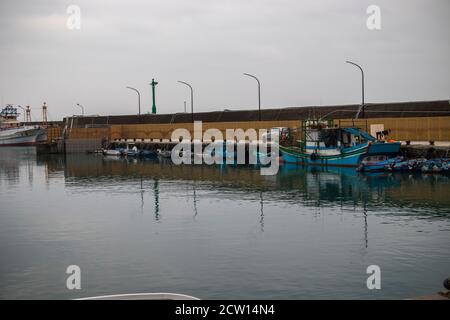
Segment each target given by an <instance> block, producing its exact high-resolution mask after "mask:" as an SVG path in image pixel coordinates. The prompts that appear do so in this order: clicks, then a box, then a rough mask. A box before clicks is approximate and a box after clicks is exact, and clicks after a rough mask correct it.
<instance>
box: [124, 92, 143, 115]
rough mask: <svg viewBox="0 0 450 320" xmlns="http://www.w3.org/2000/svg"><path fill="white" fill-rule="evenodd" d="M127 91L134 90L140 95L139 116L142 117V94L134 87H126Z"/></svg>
mask: <svg viewBox="0 0 450 320" xmlns="http://www.w3.org/2000/svg"><path fill="white" fill-rule="evenodd" d="M126 88H127V89H130V90H133V91H135V92H136V93H137V95H138V107H139V115H141V93H140V92H139V90H138V89H136V88H133V87H126Z"/></svg>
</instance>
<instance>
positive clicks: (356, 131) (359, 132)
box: [344, 128, 375, 141]
mask: <svg viewBox="0 0 450 320" xmlns="http://www.w3.org/2000/svg"><path fill="white" fill-rule="evenodd" d="M344 131H346V132H348V133H350V134H353V135H355V136H361V137H363V138H364V139H366V140H367V141H375V138H374V137H372V136H371V135H370V134H368V133H367V132H365V131H362V130H360V129H358V128H345V129H344Z"/></svg>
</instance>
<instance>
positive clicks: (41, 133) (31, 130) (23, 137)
mask: <svg viewBox="0 0 450 320" xmlns="http://www.w3.org/2000/svg"><path fill="white" fill-rule="evenodd" d="M18 116H19V113H17V108H14V107H13V106H11V105H7V106H6V107H5V108H3V109H2V111H1V112H0V146H27V145H35V144H37V143H39V142H44V141H46V140H47V132H46V130H45V129H43V128H41V127H39V126H27V125H22V124H21V123H20V122H18V121H17V118H18Z"/></svg>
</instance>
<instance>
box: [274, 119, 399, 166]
mask: <svg viewBox="0 0 450 320" xmlns="http://www.w3.org/2000/svg"><path fill="white" fill-rule="evenodd" d="M302 128H303V135H302V137H301V140H299V141H298V142H299V146H283V145H280V146H279V149H280V153H281V155H282V160H283V161H284V162H286V163H301V164H307V165H320V166H344V167H345V166H348V167H357V166H358V165H359V164H360V163H361V161H362V160H363V159H364V158H365V157H369V156H374V155H385V156H387V157H389V158H390V157H394V156H395V155H396V154H397V153H398V152H399V150H400V142H385V141H378V140H376V139H375V138H374V137H373V136H371V135H370V134H369V133H367V132H365V131H363V130H361V129H359V128H356V127H349V128H340V127H332V126H330V127H329V126H328V123H326V122H321V121H316V120H313V121H305V122H304V124H303V126H302Z"/></svg>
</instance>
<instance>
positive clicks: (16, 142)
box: [0, 127, 46, 147]
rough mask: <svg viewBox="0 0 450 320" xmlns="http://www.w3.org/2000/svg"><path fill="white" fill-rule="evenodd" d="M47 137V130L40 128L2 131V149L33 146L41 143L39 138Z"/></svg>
mask: <svg viewBox="0 0 450 320" xmlns="http://www.w3.org/2000/svg"><path fill="white" fill-rule="evenodd" d="M44 135H45V136H46V133H45V130H44V129H41V128H38V127H22V128H14V129H6V130H2V131H0V147H2V146H5V147H6V146H32V145H36V144H37V143H39V142H41V140H40V139H38V137H43V136H44Z"/></svg>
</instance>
